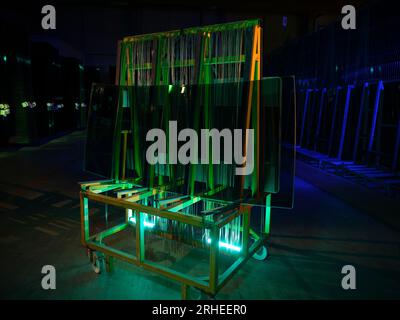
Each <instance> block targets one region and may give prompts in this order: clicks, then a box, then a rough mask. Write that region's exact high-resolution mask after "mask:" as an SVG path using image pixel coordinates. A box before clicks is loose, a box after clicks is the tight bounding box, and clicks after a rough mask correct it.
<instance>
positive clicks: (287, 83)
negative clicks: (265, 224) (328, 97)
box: [271, 76, 296, 209]
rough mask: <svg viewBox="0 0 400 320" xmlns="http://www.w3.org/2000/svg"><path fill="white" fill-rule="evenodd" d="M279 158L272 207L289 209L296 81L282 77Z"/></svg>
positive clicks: (293, 161)
mask: <svg viewBox="0 0 400 320" xmlns="http://www.w3.org/2000/svg"><path fill="white" fill-rule="evenodd" d="M281 110H282V111H281V119H282V120H281V157H280V171H279V192H277V193H275V194H273V195H272V201H271V204H272V206H273V207H279V208H285V209H291V208H293V205H294V177H295V163H296V81H295V78H294V77H293V76H288V77H282V109H281Z"/></svg>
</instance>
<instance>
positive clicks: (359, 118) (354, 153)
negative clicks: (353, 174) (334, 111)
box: [353, 82, 369, 162]
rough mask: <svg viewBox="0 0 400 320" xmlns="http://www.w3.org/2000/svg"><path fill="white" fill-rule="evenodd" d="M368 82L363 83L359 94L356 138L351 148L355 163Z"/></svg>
mask: <svg viewBox="0 0 400 320" xmlns="http://www.w3.org/2000/svg"><path fill="white" fill-rule="evenodd" d="M368 90H369V88H368V82H366V83H364V86H363V90H362V94H361V104H360V110H359V113H358V121H357V128H356V137H355V140H354V146H353V148H354V149H353V161H354V162H355V161H357V153H358V152H357V151H358V144H359V139H360V132H361V127H362V119H363V116H364V110H365V104H366V101H367V99H366V95H367V92H368Z"/></svg>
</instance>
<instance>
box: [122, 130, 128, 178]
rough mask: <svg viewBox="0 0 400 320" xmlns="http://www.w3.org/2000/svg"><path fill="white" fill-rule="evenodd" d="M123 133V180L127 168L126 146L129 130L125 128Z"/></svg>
mask: <svg viewBox="0 0 400 320" xmlns="http://www.w3.org/2000/svg"><path fill="white" fill-rule="evenodd" d="M122 134H123V136H124V144H123V149H122V180H125V170H126V148H127V144H128V131H127V130H123V131H122Z"/></svg>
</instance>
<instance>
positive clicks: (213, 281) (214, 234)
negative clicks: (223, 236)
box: [210, 226, 219, 293]
mask: <svg viewBox="0 0 400 320" xmlns="http://www.w3.org/2000/svg"><path fill="white" fill-rule="evenodd" d="M210 231H211V232H210V237H211V243H210V289H211V292H212V293H215V291H216V289H217V287H218V258H219V229H218V228H217V227H215V226H214V227H213V228H212V229H211V230H210Z"/></svg>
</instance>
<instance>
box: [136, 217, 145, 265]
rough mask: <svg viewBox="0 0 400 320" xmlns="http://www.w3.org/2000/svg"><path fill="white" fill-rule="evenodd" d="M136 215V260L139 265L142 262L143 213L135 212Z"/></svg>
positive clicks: (143, 254) (143, 253)
mask: <svg viewBox="0 0 400 320" xmlns="http://www.w3.org/2000/svg"><path fill="white" fill-rule="evenodd" d="M135 215H136V259H137V260H138V261H139V263H142V262H143V260H144V256H145V252H144V225H143V219H144V216H143V213H141V212H139V211H135Z"/></svg>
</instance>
